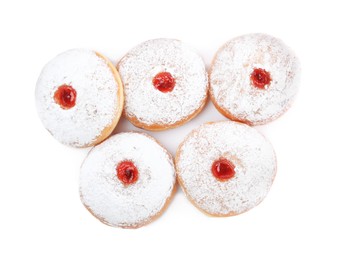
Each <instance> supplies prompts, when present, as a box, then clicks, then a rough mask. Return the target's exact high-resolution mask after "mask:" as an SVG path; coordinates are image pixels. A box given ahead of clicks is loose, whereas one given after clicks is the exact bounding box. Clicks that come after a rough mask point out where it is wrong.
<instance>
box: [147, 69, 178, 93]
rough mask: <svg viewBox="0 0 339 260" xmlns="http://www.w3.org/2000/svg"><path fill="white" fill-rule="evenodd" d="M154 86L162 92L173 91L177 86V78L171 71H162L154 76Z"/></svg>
mask: <svg viewBox="0 0 339 260" xmlns="http://www.w3.org/2000/svg"><path fill="white" fill-rule="evenodd" d="M152 83H153V86H154V87H155V88H156V89H157V90H159V91H161V92H164V93H166V92H171V91H172V90H173V89H174V86H175V79H174V78H173V77H172V75H171V73H169V72H166V71H165V72H160V73H158V74H157V75H155V77H154V78H153V81H152Z"/></svg>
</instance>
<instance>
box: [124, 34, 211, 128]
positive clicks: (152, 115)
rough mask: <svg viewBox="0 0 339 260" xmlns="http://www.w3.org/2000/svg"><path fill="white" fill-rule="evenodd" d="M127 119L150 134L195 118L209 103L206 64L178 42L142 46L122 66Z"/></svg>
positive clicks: (152, 42) (148, 42)
mask: <svg viewBox="0 0 339 260" xmlns="http://www.w3.org/2000/svg"><path fill="white" fill-rule="evenodd" d="M118 70H119V73H120V75H121V79H122V81H123V83H124V93H125V107H124V114H125V116H126V117H127V119H128V120H129V121H130V122H131V123H132V124H134V125H135V126H137V127H140V128H144V129H147V130H153V131H156V130H164V129H167V128H174V127H177V126H180V125H182V124H184V123H185V122H187V121H189V120H191V119H192V118H193V117H195V116H196V115H197V114H198V113H199V112H200V111H201V110H202V108H203V106H204V105H205V103H206V98H207V90H208V78H207V73H206V69H205V65H204V62H203V60H202V59H201V58H200V57H199V56H198V55H197V54H196V53H195V52H194V51H192V50H191V49H190V48H189V47H187V46H186V45H184V44H183V43H181V42H180V41H178V40H173V39H155V40H149V41H146V42H144V43H141V44H140V45H138V46H137V47H135V48H134V49H132V50H131V51H130V52H128V53H127V54H126V55H125V56H124V57H123V58H122V59H121V61H120V62H119V64H118Z"/></svg>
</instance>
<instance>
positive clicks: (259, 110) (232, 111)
mask: <svg viewBox="0 0 339 260" xmlns="http://www.w3.org/2000/svg"><path fill="white" fill-rule="evenodd" d="M299 74H300V68H299V62H298V59H297V58H296V56H295V55H294V53H293V52H292V51H291V50H290V49H289V48H288V47H287V46H286V45H285V44H284V43H283V42H282V41H281V40H279V39H277V38H274V37H272V36H269V35H265V34H248V35H244V36H240V37H238V38H235V39H232V40H230V41H229V42H227V43H226V44H225V45H223V46H222V47H221V48H220V49H219V51H218V52H217V54H216V55H215V57H214V60H213V62H212V66H211V70H210V89H209V92H210V96H211V99H212V102H213V103H214V105H215V107H216V108H217V109H218V110H219V112H220V113H221V114H223V115H224V116H226V117H228V118H230V119H232V120H236V121H240V122H244V123H247V124H249V125H259V124H265V123H268V122H270V121H272V120H274V119H276V118H277V117H279V116H280V115H282V114H283V113H284V112H285V111H286V110H287V109H288V108H289V107H290V105H291V103H292V101H293V98H294V96H295V95H296V93H297V87H298V82H299Z"/></svg>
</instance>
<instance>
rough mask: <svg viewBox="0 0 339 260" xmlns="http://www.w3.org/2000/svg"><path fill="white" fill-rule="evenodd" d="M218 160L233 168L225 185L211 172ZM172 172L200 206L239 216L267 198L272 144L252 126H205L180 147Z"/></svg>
mask: <svg viewBox="0 0 339 260" xmlns="http://www.w3.org/2000/svg"><path fill="white" fill-rule="evenodd" d="M219 158H226V159H227V160H229V161H231V162H232V163H233V164H234V165H235V176H234V177H233V178H231V179H229V180H227V181H225V182H221V181H219V180H217V179H216V178H215V177H214V176H213V174H212V172H211V166H212V164H213V162H214V161H215V160H218V159H219ZM176 169H177V174H178V178H179V183H180V184H181V185H182V187H183V189H184V191H185V193H186V195H187V196H188V197H189V198H190V200H191V201H192V202H193V203H194V204H195V205H196V206H197V207H198V208H200V209H201V210H203V211H204V212H206V213H208V214H211V215H217V216H228V215H237V214H240V213H243V212H245V211H247V210H249V209H251V208H253V207H254V206H256V205H257V204H258V203H260V202H261V201H262V200H263V199H264V198H265V196H266V194H267V193H268V191H269V189H270V187H271V185H272V182H273V179H274V177H275V173H276V158H275V153H274V150H273V147H272V146H271V144H270V143H269V142H268V141H267V140H266V139H265V138H264V137H263V136H262V135H261V134H260V133H259V132H257V130H255V129H254V128H251V127H249V126H247V125H245V124H241V123H236V122H232V121H228V122H226V121H225V122H216V123H206V124H204V125H202V126H201V127H199V128H198V129H196V130H194V131H192V132H191V133H190V134H189V135H188V136H187V138H186V139H185V141H184V142H183V143H182V144H181V146H180V147H179V149H178V151H177V156H176Z"/></svg>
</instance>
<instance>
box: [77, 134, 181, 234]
mask: <svg viewBox="0 0 339 260" xmlns="http://www.w3.org/2000/svg"><path fill="white" fill-rule="evenodd" d="M121 172H122V175H121ZM174 185H175V170H174V164H173V160H172V157H171V156H170V155H169V153H168V152H167V151H166V150H165V149H164V148H163V147H162V146H160V145H159V144H158V143H157V142H156V141H155V140H154V139H153V138H151V137H150V136H148V135H146V134H141V133H134V132H129V133H120V134H116V135H114V136H112V137H110V138H109V139H107V140H106V141H105V142H103V143H101V144H99V145H98V146H96V147H94V148H93V149H92V150H91V152H90V153H89V154H88V156H87V158H86V159H85V161H84V163H83V165H82V167H81V173H80V194H81V199H82V202H83V203H84V205H85V206H86V207H87V208H88V209H89V210H90V211H91V212H92V213H93V214H94V215H95V216H97V217H98V218H99V219H100V220H101V221H102V222H104V223H106V224H108V225H111V226H118V227H138V226H140V225H143V224H145V223H147V222H149V221H150V220H151V219H152V218H153V217H154V216H156V215H157V214H159V212H160V211H161V210H162V208H163V207H164V205H165V203H166V201H167V200H168V199H169V198H170V196H171V194H172V191H173V188H174Z"/></svg>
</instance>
